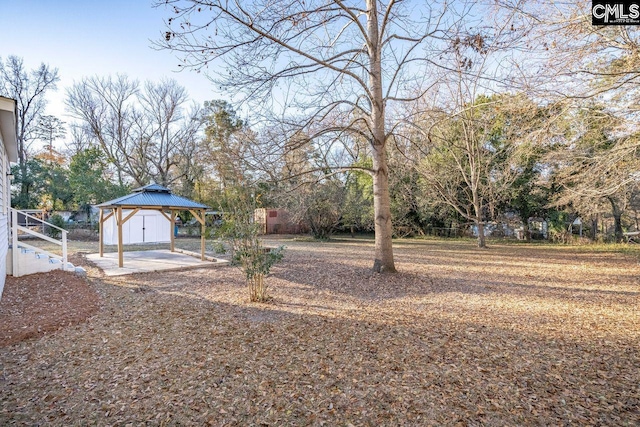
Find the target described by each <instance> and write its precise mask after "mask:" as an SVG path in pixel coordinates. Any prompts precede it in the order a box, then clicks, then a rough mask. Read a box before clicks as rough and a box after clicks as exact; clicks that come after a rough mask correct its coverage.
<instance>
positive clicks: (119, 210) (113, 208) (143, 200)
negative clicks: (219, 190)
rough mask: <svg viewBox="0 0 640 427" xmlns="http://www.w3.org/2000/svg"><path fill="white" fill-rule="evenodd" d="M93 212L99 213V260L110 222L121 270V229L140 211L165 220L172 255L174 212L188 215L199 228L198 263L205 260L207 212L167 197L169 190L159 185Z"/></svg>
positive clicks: (106, 204)
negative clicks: (156, 212)
mask: <svg viewBox="0 0 640 427" xmlns="http://www.w3.org/2000/svg"><path fill="white" fill-rule="evenodd" d="M97 208H99V209H100V257H103V256H104V224H105V221H107V220H108V219H110V218H114V219H115V223H116V226H117V231H118V267H122V266H123V264H124V255H123V253H124V250H123V246H124V244H123V235H122V226H123V225H124V224H125V223H126V222H127V221H129V220H130V219H131V218H132V217H134V215H136V214H137V213H138V212H140V211H141V210H153V211H158V212H160V213H161V214H162V216H164V217H165V218H166V219H167V221H168V224H167V226H168V227H169V229H170V233H169V235H170V236H171V240H170V242H171V252H175V240H174V233H173V228H174V226H175V221H176V212H178V211H185V210H186V211H189V212H191V214H192V215H193V216H194V218H195V219H196V220H197V221H198V222H199V223H200V226H201V233H200V235H201V237H200V252H201V258H200V259H201V260H202V261H204V260H205V256H204V249H205V244H204V235H205V212H206V210H207V209H208V207H207V206H205V205H202V204H200V203H197V202H194V201H193V200H189V199H187V198H185V197H180V196H176V195H175V194H171V190H169V189H168V188H166V187H163V186H161V185H158V184H149V185H145V186H144V187H140V188H136V189H135V190H133V193H131V194H129V195H127V196H123V197H119V198H117V199H113V200H109V201H108V202H104V203H101V204H99V205H97Z"/></svg>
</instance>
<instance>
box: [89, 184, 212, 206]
mask: <svg viewBox="0 0 640 427" xmlns="http://www.w3.org/2000/svg"><path fill="white" fill-rule="evenodd" d="M97 207H98V208H116V207H134V208H136V207H139V208H166V209H208V206H206V205H203V204H200V203H197V202H194V201H193V200H189V199H187V198H185V197H180V196H176V195H175V194H171V190H169V189H168V188H166V187H163V186H161V185H158V184H149V185H145V186H144V187H140V188H136V189H135V190H133V192H132V193H131V194H128V195H126V196H122V197H118V198H117V199H113V200H109V201H108V202H104V203H100V204H99V205H98V206H97Z"/></svg>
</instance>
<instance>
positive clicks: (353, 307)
mask: <svg viewBox="0 0 640 427" xmlns="http://www.w3.org/2000/svg"><path fill="white" fill-rule="evenodd" d="M276 243H278V244H279V243H284V244H286V245H287V251H286V255H285V259H284V261H283V262H282V263H281V264H279V265H278V266H277V267H276V268H275V269H274V271H273V274H272V276H271V277H270V278H269V279H268V283H269V284H270V293H271V295H272V296H273V301H271V302H270V303H268V304H251V303H248V302H247V299H248V298H247V291H246V289H245V287H244V285H243V280H242V275H241V273H240V272H239V271H238V270H236V269H234V268H231V267H229V268H222V269H200V270H188V271H182V272H170V273H150V274H141V275H133V276H124V277H120V278H117V279H113V278H105V277H102V276H101V275H100V272H99V271H98V270H95V269H92V268H89V276H90V280H89V286H90V287H91V288H92V290H94V291H95V292H97V293H98V294H99V297H100V309H99V311H98V312H97V313H96V314H95V315H94V316H93V317H91V318H89V320H88V321H86V322H84V323H80V324H76V325H73V326H67V327H65V328H63V329H61V330H59V331H57V332H55V333H48V334H46V335H44V336H42V337H40V338H31V339H28V340H26V341H22V342H19V343H17V344H12V345H8V346H5V347H3V348H0V425H10V424H21V425H22V424H24V425H128V424H130V425H207V424H209V425H215V426H224V425H238V426H250V425H257V426H265V425H293V426H296V425H299V426H307V425H327V426H341V425H342V426H349V425H354V426H359V425H372V426H374V425H375V426H377V425H389V426H397V425H407V426H415V425H462V426H464V425H469V426H475V425H496V426H502V425H545V426H546V425H608V426H609V425H623V426H624V425H629V426H633V425H640V311H639V310H640V309H639V300H640V281H639V273H640V265H639V264H638V258H637V257H636V256H633V255H621V254H616V253H608V252H591V251H585V250H580V249H576V248H570V247H550V246H536V245H494V246H493V247H492V248H490V249H489V250H484V251H479V250H477V249H475V248H474V247H473V244H472V243H470V242H444V241H408V240H404V241H400V242H398V243H397V244H396V246H395V248H396V249H395V255H396V263H397V267H398V269H399V270H400V271H401V272H400V273H399V274H395V275H376V274H372V273H370V272H369V267H370V266H371V264H372V258H373V245H372V244H371V242H370V241H365V242H362V241H356V240H346V241H339V242H331V243H304V242H294V241H286V242H276ZM8 286H12V284H11V283H9V284H8ZM42 286H47V287H48V288H50V289H51V292H52V293H55V292H57V291H58V288H59V287H60V286H62V285H61V284H60V283H58V284H55V283H51V284H47V283H46V282H44V281H43V284H42ZM5 292H7V290H5ZM70 309H74V308H73V307H72V304H70ZM4 310H6V305H5V301H4V298H3V301H2V303H0V315H2V313H3V312H4Z"/></svg>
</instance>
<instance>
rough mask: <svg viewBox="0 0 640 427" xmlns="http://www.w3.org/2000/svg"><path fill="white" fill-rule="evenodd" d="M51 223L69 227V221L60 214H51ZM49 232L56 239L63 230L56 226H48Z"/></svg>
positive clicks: (65, 227) (64, 227)
mask: <svg viewBox="0 0 640 427" xmlns="http://www.w3.org/2000/svg"><path fill="white" fill-rule="evenodd" d="M48 222H49V224H51V225H55V226H56V227H59V228H63V229H65V230H66V229H67V222H66V221H65V220H64V218H62V217H61V216H60V215H58V214H54V215H51V216H50V217H49V220H48ZM47 234H48V235H49V236H50V237H53V238H54V239H59V238H60V234H62V232H61V231H60V230H58V229H57V228H54V227H47Z"/></svg>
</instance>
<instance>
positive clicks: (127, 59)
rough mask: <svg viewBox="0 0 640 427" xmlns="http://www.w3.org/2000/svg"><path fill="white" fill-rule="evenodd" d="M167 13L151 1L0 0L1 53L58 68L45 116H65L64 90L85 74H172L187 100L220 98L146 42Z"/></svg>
mask: <svg viewBox="0 0 640 427" xmlns="http://www.w3.org/2000/svg"><path fill="white" fill-rule="evenodd" d="M168 16H170V12H169V11H167V10H165V9H164V8H163V7H162V8H158V9H154V8H153V7H152V6H151V0H102V1H98V0H75V1H74V0H0V17H1V18H2V19H1V21H0V57H2V58H3V59H4V58H6V57H7V56H8V55H16V56H19V57H22V58H23V59H24V61H25V65H26V66H27V68H28V69H31V68H35V67H37V66H38V65H39V64H40V63H41V62H44V63H46V64H48V65H49V66H51V67H54V68H58V72H59V75H60V83H59V84H58V91H57V92H55V93H53V92H52V93H50V94H49V95H48V97H47V98H48V99H49V105H48V107H47V114H53V115H56V116H58V117H60V118H61V119H62V120H65V121H69V118H68V117H65V111H64V97H65V88H66V87H68V86H71V85H72V84H73V82H74V81H78V80H80V79H82V78H83V77H87V76H93V75H99V76H107V75H109V74H111V75H115V74H116V73H121V74H127V75H128V76H129V77H131V78H135V79H139V80H141V81H144V80H146V79H149V80H153V81H158V80H160V79H161V78H163V77H169V78H174V79H175V80H177V82H178V83H179V84H181V85H182V86H184V87H185V88H186V89H187V91H188V92H189V95H190V96H191V98H192V99H193V100H194V101H196V102H198V103H200V104H201V103H203V102H204V101H205V100H211V99H220V98H224V96H223V95H221V94H220V93H215V92H214V88H215V86H214V85H213V84H211V83H210V82H209V80H207V78H206V77H205V76H204V75H203V74H197V73H195V72H192V71H185V72H178V73H177V72H176V70H177V69H178V66H177V65H178V63H179V61H178V59H177V58H176V57H175V55H174V54H173V53H171V52H169V51H156V50H153V49H152V48H151V47H150V45H151V41H150V40H155V39H157V38H158V37H160V36H161V34H163V30H164V22H163V18H166V17H168Z"/></svg>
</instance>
